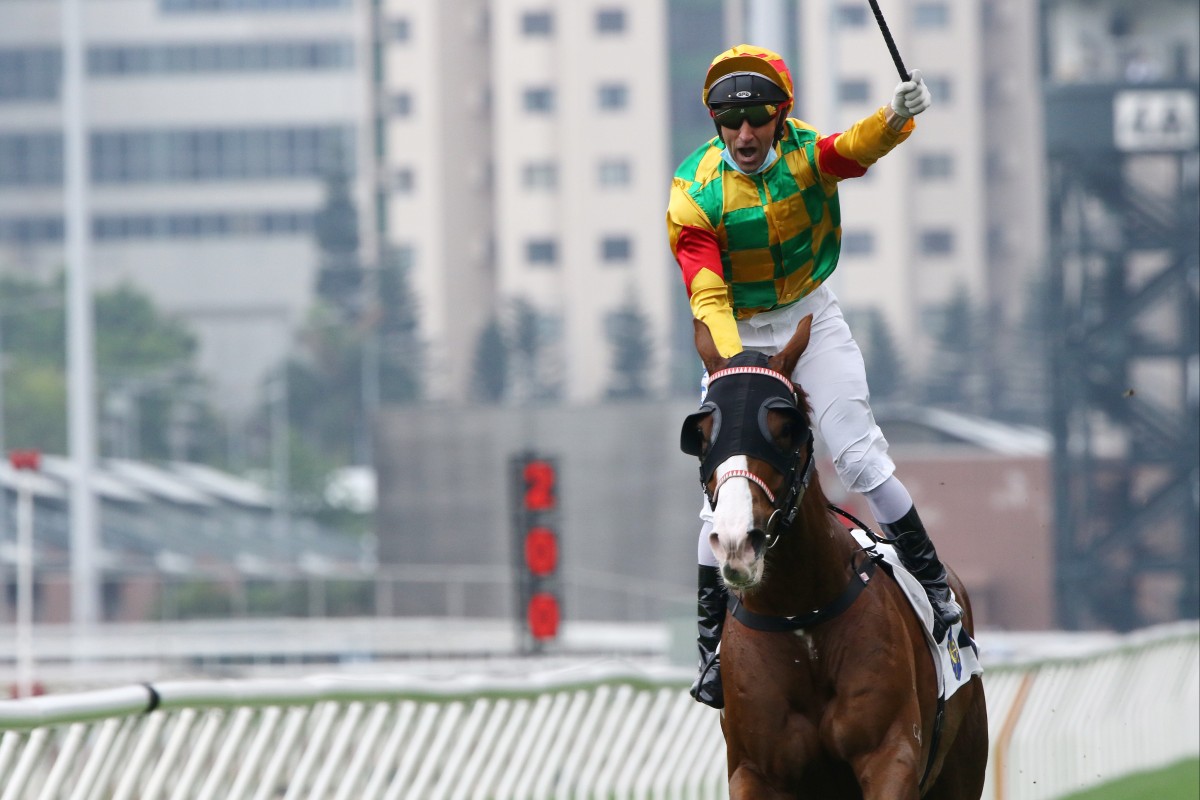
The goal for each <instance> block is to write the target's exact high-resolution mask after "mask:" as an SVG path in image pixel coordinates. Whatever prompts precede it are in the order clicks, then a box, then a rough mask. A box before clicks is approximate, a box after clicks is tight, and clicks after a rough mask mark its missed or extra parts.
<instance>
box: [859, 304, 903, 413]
mask: <svg viewBox="0 0 1200 800" xmlns="http://www.w3.org/2000/svg"><path fill="white" fill-rule="evenodd" d="M864 322H865V327H866V334H867V336H866V344H867V346H866V348H865V350H864V352H863V360H864V361H865V362H866V366H867V381H868V383H869V384H870V386H871V397H872V398H874V399H877V400H896V399H899V397H900V396H901V394H902V393H903V391H904V374H905V373H904V363H903V360H902V358H901V355H900V351H899V350H898V349H897V348H896V340H895V339H894V338H893V337H892V331H891V329H890V328H889V327H888V324H887V318H886V317H884V316H883V313H882V312H880V311H879V309H877V308H872V309H871V310H870V311H868V312H867V313H866V319H865V320H864Z"/></svg>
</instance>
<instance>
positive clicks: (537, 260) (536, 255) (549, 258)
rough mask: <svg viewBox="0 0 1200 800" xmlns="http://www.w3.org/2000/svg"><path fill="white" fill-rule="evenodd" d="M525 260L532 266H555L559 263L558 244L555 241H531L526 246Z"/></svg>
mask: <svg viewBox="0 0 1200 800" xmlns="http://www.w3.org/2000/svg"><path fill="white" fill-rule="evenodd" d="M525 258H526V260H528V261H529V263H530V264H537V265H539V266H553V265H554V264H556V263H558V243H557V242H555V241H554V240H553V239H530V240H529V241H528V242H527V243H526V244H525Z"/></svg>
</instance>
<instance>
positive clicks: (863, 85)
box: [838, 80, 871, 103]
mask: <svg viewBox="0 0 1200 800" xmlns="http://www.w3.org/2000/svg"><path fill="white" fill-rule="evenodd" d="M870 99H871V83H870V81H863V80H847V81H842V82H840V83H839V84H838V100H840V101H841V102H843V103H865V102H867V101H868V100H870Z"/></svg>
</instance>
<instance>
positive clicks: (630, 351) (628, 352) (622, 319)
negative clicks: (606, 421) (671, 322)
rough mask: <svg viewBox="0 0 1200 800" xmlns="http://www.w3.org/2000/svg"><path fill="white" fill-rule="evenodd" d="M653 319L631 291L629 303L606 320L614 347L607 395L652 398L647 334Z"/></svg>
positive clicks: (607, 330) (612, 346) (650, 356)
mask: <svg viewBox="0 0 1200 800" xmlns="http://www.w3.org/2000/svg"><path fill="white" fill-rule="evenodd" d="M649 324H650V323H649V320H648V319H647V318H646V315H645V314H644V313H643V312H642V309H641V306H640V305H639V304H638V301H637V295H635V294H634V293H633V292H630V294H629V298H628V299H627V300H626V302H625V304H624V305H622V306H621V307H620V308H618V309H617V310H616V311H614V312H612V313H611V314H610V315H609V316H608V318H607V319H606V320H605V327H606V331H605V333H606V334H607V336H608V342H609V345H610V346H611V348H612V376H613V377H612V381H611V382H610V383H609V387H608V391H607V392H606V393H605V395H606V396H607V397H609V398H612V399H635V398H643V397H648V396H649V394H650V390H649V387H648V386H647V385H646V378H647V372H648V371H649V369H650V365H651V361H652V358H653V354H652V353H651V341H650V337H649V335H648V333H647V330H648V328H649Z"/></svg>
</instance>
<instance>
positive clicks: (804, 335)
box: [767, 314, 812, 378]
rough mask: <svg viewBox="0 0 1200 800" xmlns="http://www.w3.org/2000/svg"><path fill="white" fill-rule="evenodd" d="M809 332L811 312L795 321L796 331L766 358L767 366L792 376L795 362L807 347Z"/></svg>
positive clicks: (786, 375)
mask: <svg viewBox="0 0 1200 800" xmlns="http://www.w3.org/2000/svg"><path fill="white" fill-rule="evenodd" d="M811 333H812V314H809V315H808V316H807V317H805V318H804V319H802V320H800V321H799V322H798V323H796V332H795V333H793V334H792V338H791V339H789V340H788V343H787V344H785V345H784V346H783V349H782V350H780V351H779V352H778V353H776V354H775V355H773V356H771V357H770V358H769V359H767V366H769V367H770V368H771V369H773V370H775V371H776V372H778V373H780V374H781V375H783V376H785V377H788V378H790V377H792V371H793V370H794V369H796V362H797V361H799V360H800V355H801V354H802V353H803V352H804V348H806V347H808V337H809V335H810V334H811Z"/></svg>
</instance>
